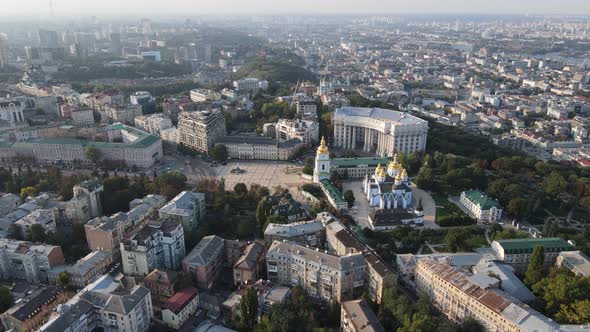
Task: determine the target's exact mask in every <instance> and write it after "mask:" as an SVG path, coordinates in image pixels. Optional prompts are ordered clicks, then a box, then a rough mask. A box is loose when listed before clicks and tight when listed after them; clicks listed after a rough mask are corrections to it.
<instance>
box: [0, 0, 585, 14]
mask: <svg viewBox="0 0 590 332" xmlns="http://www.w3.org/2000/svg"><path fill="white" fill-rule="evenodd" d="M51 1H53V10H54V13H55V14H56V16H57V15H68V14H74V13H75V14H87V15H97V16H98V15H117V16H134V15H145V14H152V15H156V14H160V15H169V14H179V15H182V14H184V15H199V14H232V15H233V14H244V15H264V14H289V13H292V14H354V13H357V14H373V13H387V14H408V13H413V14H414V13H422V14H527V13H528V14H577V15H590V0H410V1H408V0H0V16H4V15H26V16H29V15H45V14H48V13H49V12H50V11H49V3H50V2H51Z"/></svg>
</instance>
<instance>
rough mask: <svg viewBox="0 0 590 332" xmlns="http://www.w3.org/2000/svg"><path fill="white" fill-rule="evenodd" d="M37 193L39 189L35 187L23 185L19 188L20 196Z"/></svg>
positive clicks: (32, 195)
mask: <svg viewBox="0 0 590 332" xmlns="http://www.w3.org/2000/svg"><path fill="white" fill-rule="evenodd" d="M37 194H39V190H37V188H35V187H24V188H22V189H21V190H20V197H22V198H27V197H35V196H37Z"/></svg>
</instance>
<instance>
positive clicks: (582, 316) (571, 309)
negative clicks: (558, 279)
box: [555, 299, 590, 325]
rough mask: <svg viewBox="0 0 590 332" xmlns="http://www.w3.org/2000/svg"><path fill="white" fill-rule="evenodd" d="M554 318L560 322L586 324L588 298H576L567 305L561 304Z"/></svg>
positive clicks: (589, 302)
mask: <svg viewBox="0 0 590 332" xmlns="http://www.w3.org/2000/svg"><path fill="white" fill-rule="evenodd" d="M555 319H557V321H559V322H560V323H562V324H580V325H581V324H588V322H590V300H587V299H586V300H578V301H575V302H573V303H571V304H569V305H567V304H562V305H561V306H560V309H559V312H558V313H557V314H556V315H555Z"/></svg>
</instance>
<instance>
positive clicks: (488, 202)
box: [463, 190, 501, 210]
mask: <svg viewBox="0 0 590 332" xmlns="http://www.w3.org/2000/svg"><path fill="white" fill-rule="evenodd" d="M463 194H465V196H466V197H467V199H469V200H470V201H471V202H473V203H474V204H477V205H479V206H480V208H481V209H482V210H489V209H491V208H493V207H495V208H497V209H500V208H501V206H500V203H499V202H498V201H497V200H495V199H493V198H490V197H489V196H488V195H486V194H485V193H483V192H481V191H479V190H465V191H464V192H463Z"/></svg>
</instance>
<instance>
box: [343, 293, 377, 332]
mask: <svg viewBox="0 0 590 332" xmlns="http://www.w3.org/2000/svg"><path fill="white" fill-rule="evenodd" d="M342 310H344V312H345V313H346V316H347V317H348V319H349V321H350V323H351V324H352V325H353V326H354V330H355V331H357V332H385V329H384V328H383V326H382V325H381V322H379V319H378V318H377V315H375V313H374V312H373V310H371V308H370V307H369V305H368V304H367V303H366V302H365V301H364V300H353V301H346V302H342Z"/></svg>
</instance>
